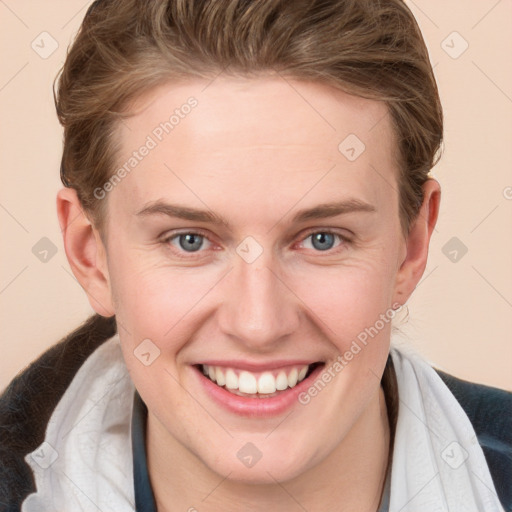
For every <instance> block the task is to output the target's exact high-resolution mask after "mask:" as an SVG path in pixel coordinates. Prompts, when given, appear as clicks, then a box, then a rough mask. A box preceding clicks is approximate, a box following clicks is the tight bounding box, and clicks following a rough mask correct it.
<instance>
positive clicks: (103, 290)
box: [57, 188, 115, 317]
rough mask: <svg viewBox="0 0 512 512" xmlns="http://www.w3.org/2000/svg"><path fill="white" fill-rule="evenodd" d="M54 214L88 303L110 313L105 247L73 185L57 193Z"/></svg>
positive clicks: (110, 300)
mask: <svg viewBox="0 0 512 512" xmlns="http://www.w3.org/2000/svg"><path fill="white" fill-rule="evenodd" d="M57 216H58V218H59V224H60V229H61V232H62V237H63V242H64V249H65V251H66V256H67V259H68V262H69V265H70V267H71V270H72V271H73V274H74V275H75V277H76V278H77V280H78V282H79V283H80V285H81V286H82V288H83V289H84V291H85V292H86V294H87V297H88V299H89V303H90V304H91V307H92V308H93V309H94V310H95V311H96V312H97V313H98V314H100V315H102V316H105V317H110V316H113V315H114V314H115V311H114V307H113V301H112V294H111V286H110V279H109V274H108V267H107V258H106V249H105V247H104V246H103V243H102V241H101V237H100V236H99V234H98V232H97V230H96V229H95V228H94V226H93V225H92V223H91V222H90V220H89V219H88V218H87V215H86V214H85V212H84V211H83V209H82V206H81V204H80V200H79V199H78V196H77V193H76V191H75V190H74V189H72V188H63V189H61V190H59V192H58V193H57Z"/></svg>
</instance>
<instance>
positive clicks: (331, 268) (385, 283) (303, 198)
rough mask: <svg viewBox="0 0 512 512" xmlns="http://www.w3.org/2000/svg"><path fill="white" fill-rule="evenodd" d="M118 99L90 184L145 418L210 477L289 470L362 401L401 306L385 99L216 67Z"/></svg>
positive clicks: (339, 429)
mask: <svg viewBox="0 0 512 512" xmlns="http://www.w3.org/2000/svg"><path fill="white" fill-rule="evenodd" d="M190 98H193V99H190ZM187 104H188V105H189V106H188V107H184V105H187ZM136 110H137V113H136V114H135V115H134V116H132V117H131V118H129V119H128V120H127V121H126V122H125V123H124V124H123V125H121V126H120V131H119V140H120V143H121V151H120V153H119V159H118V164H119V167H122V166H123V165H124V164H127V165H126V167H125V170H127V169H129V172H125V173H123V172H121V173H119V175H118V176H119V177H120V178H121V179H120V180H118V181H117V182H116V183H115V184H114V185H112V186H107V187H106V189H108V190H109V191H108V193H107V194H106V197H105V199H104V200H106V201H108V222H107V238H106V240H107V243H106V245H107V267H108V281H109V286H110V290H111V293H112V301H113V307H114V309H115V314H116V318H117V321H118V326H119V334H120V337H121V342H122V349H123V354H124V358H125V360H126V364H127V366H128V368H129V371H130V374H131V377H132V379H133V381H134V383H135V385H136V387H137V389H138V391H139V393H140V395H141V396H142V398H143V400H144V401H145V402H146V404H147V406H148V409H149V419H148V421H149V422H150V424H151V425H152V431H153V432H156V433H157V434H156V435H157V436H159V437H160V438H161V440H162V442H169V443H174V444H175V445H176V446H180V447H182V449H183V450H184V453H185V452H186V453H190V454H191V456H193V457H195V458H196V460H197V461H198V463H201V464H204V465H206V466H207V467H208V468H210V469H212V470H214V471H215V472H217V473H219V474H221V475H226V474H228V473H230V478H234V479H239V480H243V481H251V482H272V480H271V479H270V477H269V472H270V473H271V474H272V475H273V477H274V478H276V479H277V480H280V481H283V480H287V479H290V478H293V477H294V476H296V475H299V474H301V473H303V472H305V471H307V470H308V469H310V468H313V467H314V466H315V465H316V464H318V463H320V462H321V461H322V460H324V459H326V458H328V457H329V456H330V454H332V453H333V452H334V451H335V450H336V447H338V446H339V445H340V443H342V442H343V440H344V439H345V438H346V437H347V436H348V435H349V434H350V432H351V431H353V429H354V428H355V426H356V425H357V422H358V421H359V419H360V418H361V417H362V415H363V413H364V412H365V410H366V409H367V408H368V407H369V406H370V404H372V403H374V401H375V397H376V396H377V393H378V390H379V386H380V376H381V375H382V371H383V368H384V366H385V362H386V358H387V354H388V350H389V338H390V330H391V322H390V320H389V319H390V318H391V317H392V316H393V312H392V309H391V308H392V305H393V304H394V303H395V302H396V301H397V299H398V302H400V303H403V302H404V300H400V297H399V296H398V292H397V283H398V279H397V276H398V274H399V269H400V265H401V263H402V261H403V259H404V256H405V254H406V251H405V247H406V245H405V241H404V239H403V237H402V235H401V229H400V220H399V216H398V195H397V189H398V187H397V182H396V176H397V167H396V163H395V161H394V158H393V155H394V153H395V152H396V149H395V148H396V143H395V141H394V138H393V132H392V129H391V125H390V119H389V116H387V115H386V112H387V109H386V106H385V105H384V104H383V103H380V102H376V101H372V100H366V99H361V98H356V97H353V96H350V95H347V94H345V93H342V92H340V91H337V90H335V89H333V88H330V87H328V86H326V85H321V84H318V83H309V82H299V81H294V80H288V81H285V80H283V79H281V78H271V77H269V78H254V79H242V78H238V79H235V78H220V77H219V78H217V79H216V80H214V81H213V82H211V83H209V84H208V83H207V82H201V81H197V82H190V83H183V84H171V85H168V86H162V87H160V88H158V89H156V90H153V91H152V92H151V94H148V95H146V96H145V97H143V98H140V99H139V101H138V103H137V105H136ZM173 113H174V118H173V119H171V121H169V118H170V116H171V115H173ZM166 122H167V123H168V124H167V125H166V124H165V123H166ZM347 137H349V138H348V139H347ZM345 139H346V141H345ZM344 141H345V142H344ZM362 144H364V150H363V146H362ZM142 146H145V147H146V148H147V150H144V149H141V147H142ZM134 151H135V152H136V153H134ZM130 158H132V159H133V160H130ZM130 162H131V163H130ZM144 340H146V341H144ZM148 340H149V341H148ZM363 340H364V341H363ZM141 343H143V344H142V345H141ZM356 347H358V348H356ZM141 354H145V355H144V356H141ZM148 354H149V355H148ZM350 354H352V356H350ZM336 362H338V364H336ZM340 367H341V369H340ZM203 370H204V371H203ZM205 372H206V373H211V376H212V377H213V379H215V380H218V383H214V382H213V381H212V380H211V379H210V378H209V376H205V375H204V373H205ZM327 373H328V374H330V376H331V378H330V379H329V378H328V377H326V376H325V375H326V374H327ZM297 379H300V382H299V383H298V384H296V385H294V384H295V381H296V380H297ZM226 381H227V382H226ZM319 381H321V382H320V384H319ZM322 382H323V385H322ZM237 386H238V388H239V389H238V390H237V389H235V388H236V387H237ZM258 386H260V387H258ZM290 386H291V387H290ZM227 387H230V388H232V389H231V390H228V389H227ZM284 388H286V389H284ZM313 388H315V389H316V392H315V391H312V389H313ZM258 390H259V391H258ZM258 453H261V454H262V457H261V459H260V460H259V461H258V463H257V464H255V465H254V466H253V467H249V466H250V463H248V464H245V463H241V462H244V460H245V461H248V460H249V459H248V458H247V455H248V456H249V457H251V456H256V457H257V456H258ZM244 457H245V459H244Z"/></svg>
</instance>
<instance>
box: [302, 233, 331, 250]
mask: <svg viewBox="0 0 512 512" xmlns="http://www.w3.org/2000/svg"><path fill="white" fill-rule="evenodd" d="M336 236H337V235H335V234H334V233H326V232H323V231H319V232H318V233H313V234H311V235H309V236H308V238H309V239H310V240H311V244H312V246H313V247H314V248H315V249H317V250H318V251H328V250H329V249H332V248H333V247H334V243H335V241H336Z"/></svg>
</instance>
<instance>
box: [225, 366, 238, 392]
mask: <svg viewBox="0 0 512 512" xmlns="http://www.w3.org/2000/svg"><path fill="white" fill-rule="evenodd" d="M226 387H227V388H228V389H238V377H237V376H236V373H235V372H234V371H233V370H231V368H230V369H229V370H228V371H227V372H226Z"/></svg>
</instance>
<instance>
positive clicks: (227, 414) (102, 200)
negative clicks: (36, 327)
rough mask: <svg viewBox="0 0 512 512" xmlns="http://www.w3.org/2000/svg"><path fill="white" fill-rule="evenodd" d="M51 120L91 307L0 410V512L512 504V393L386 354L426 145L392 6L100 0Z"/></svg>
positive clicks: (430, 124) (429, 109)
mask: <svg viewBox="0 0 512 512" xmlns="http://www.w3.org/2000/svg"><path fill="white" fill-rule="evenodd" d="M56 105H57V112H58V115H59V119H60V121H61V123H62V124H63V126H64V153H63V158H62V167H61V176H62V181H63V184H64V185H65V187H64V188H63V189H62V190H61V191H60V192H59V194H58V197H57V207H58V216H59V221H60V225H61V228H62V230H63V236H64V245H65V249H66V254H67V257H68V260H69V263H70V265H71V268H72V270H73V272H74V274H75V276H76V278H77V279H78V281H79V282H80V284H81V285H82V287H83V288H84V290H85V292H86V294H87V296H88V298H89V301H90V303H91V305H92V307H93V308H94V309H95V311H96V312H97V315H96V316H94V317H93V318H91V319H90V320H89V321H88V322H87V323H86V324H84V326H82V327H81V328H80V329H78V330H77V331H75V332H74V333H72V334H71V335H70V336H68V338H66V339H65V340H64V341H63V342H62V343H61V344H60V345H57V346H55V347H53V348H52V349H51V350H50V351H49V352H48V353H46V354H45V355H43V356H42V358H41V359H39V360H38V361H36V362H35V363H34V364H33V365H32V367H31V368H29V369H28V370H27V371H26V372H25V373H24V374H22V375H21V376H19V377H18V378H17V379H16V380H14V381H13V383H12V384H11V386H10V387H9V388H8V389H7V391H6V392H5V393H4V396H3V398H2V404H1V407H2V417H3V418H5V419H4V420H3V421H2V429H3V434H2V435H3V438H4V439H5V441H3V442H2V444H3V448H2V459H3V460H2V462H3V466H4V467H5V468H6V469H5V470H4V475H2V477H3V482H5V483H3V489H2V492H3V493H4V495H5V496H6V497H5V498H4V502H5V503H7V504H8V506H10V507H11V508H13V509H15V508H14V507H19V506H21V510H23V511H26V512H29V511H36V510H37V511H41V510H98V509H99V510H116V511H125V510H134V509H135V510H144V511H154V510H158V511H159V512H161V511H167V510H173V511H174V510H189V511H193V510H197V511H203V510H209V511H220V510H222V511H229V510H240V509H243V510H255V511H256V510H257V511H259V510H268V509H270V510H273V511H280V510H287V511H289V510H308V511H313V510H347V511H349V510H350V511H355V510H358V511H359V510H361V511H379V512H381V511H387V510H390V511H398V510H401V511H406V510H411V511H412V510H414V511H415V512H418V511H432V510H450V511H451V510H485V511H486V512H487V511H502V510H509V509H510V508H511V506H512V495H511V493H510V480H511V461H510V451H511V446H512V441H511V439H510V415H509V414H507V411H506V407H507V406H508V408H509V409H510V404H511V403H512V394H511V393H508V392H505V391H502V390H497V389H493V388H487V387H485V386H480V385H476V384H472V383H466V382H464V381H460V380H458V379H456V378H455V377H452V376H450V375H447V374H443V373H442V372H439V371H436V370H435V369H433V368H432V367H431V366H429V365H428V364H427V363H426V362H425V361H423V360H422V359H421V358H420V357H419V356H418V355H416V354H414V353H412V352H411V350H410V349H407V348H404V347H398V346H391V345H390V341H391V333H392V320H393V318H394V317H395V315H396V312H397V311H398V310H400V309H401V308H402V307H403V305H404V304H405V303H406V302H407V300H408V298H409V297H410V296H411V293H412V291H413V290H414V288H415V286H416V284H417V283H418V282H419V280H420V278H421V276H422V274H423V271H424V269H425V265H426V260H427V253H428V245H429V241H430V237H431V234H432V231H433V229H434V227H435V224H436V221H437V215H438V211H439V201H440V187H439V184H438V183H437V182H436V181H435V180H434V179H432V178H430V177H429V176H428V172H429V170H430V169H431V168H432V167H433V165H434V164H435V162H436V159H437V158H438V153H439V147H440V144H441V140H442V110H441V106H440V102H439V97H438V92H437V87H436V83H435V80H434V77H433V74H432V69H431V66H430V63H429V60H428V55H427V51H426V48H425V45H424V42H423V39H422V37H421V34H420V32H419V29H418V27H417V25H416V23H415V21H414V18H413V16H412V15H411V13H410V11H409V10H408V9H407V7H406V6H405V5H404V4H403V3H402V2H401V1H399V0H388V1H386V2H370V1H368V2H366V1H355V0H353V1H341V0H332V1H323V2H312V1H310V0H308V1H306V0H304V1H295V2H279V1H260V2H247V1H239V0H225V1H224V0H217V1H212V2H204V1H191V0H174V1H168V2H145V1H142V0H100V1H97V2H95V3H94V4H93V5H92V6H91V8H90V9H89V11H88V13H87V15H86V17H85V19H84V22H83V24H82V27H81V30H80V32H79V34H78V36H77V38H76V40H75V41H74V43H73V45H72V47H71V49H70V51H69V54H68V56H67V59H66V62H65V64H64V67H63V70H62V73H61V75H60V79H59V84H58V92H57V95H56ZM477 404H478V405H477ZM482 404H483V405H482ZM489 417H492V419H493V423H490V421H489Z"/></svg>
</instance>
